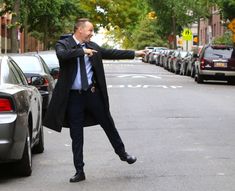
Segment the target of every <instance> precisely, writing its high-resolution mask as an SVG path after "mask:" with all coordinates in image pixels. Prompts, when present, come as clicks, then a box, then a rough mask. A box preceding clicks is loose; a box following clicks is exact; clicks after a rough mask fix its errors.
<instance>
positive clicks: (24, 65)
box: [12, 56, 44, 73]
mask: <svg viewBox="0 0 235 191" xmlns="http://www.w3.org/2000/svg"><path fill="white" fill-rule="evenodd" d="M12 58H13V60H15V62H16V63H17V64H18V66H19V67H20V68H21V70H22V71H23V72H24V73H40V72H43V71H44V70H43V67H42V65H41V63H40V62H39V60H38V58H36V57H34V56H13V57H12Z"/></svg>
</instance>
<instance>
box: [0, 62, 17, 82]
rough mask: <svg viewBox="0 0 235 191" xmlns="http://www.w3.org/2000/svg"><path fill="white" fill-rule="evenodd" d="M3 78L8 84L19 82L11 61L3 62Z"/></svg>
mask: <svg viewBox="0 0 235 191" xmlns="http://www.w3.org/2000/svg"><path fill="white" fill-rule="evenodd" d="M2 79H3V83H8V84H19V83H20V82H19V81H18V79H17V77H16V76H15V74H14V72H13V70H12V67H10V64H9V62H3V63H2Z"/></svg>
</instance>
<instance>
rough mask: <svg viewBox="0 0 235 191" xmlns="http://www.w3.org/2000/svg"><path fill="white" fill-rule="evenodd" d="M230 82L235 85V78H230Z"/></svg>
mask: <svg viewBox="0 0 235 191" xmlns="http://www.w3.org/2000/svg"><path fill="white" fill-rule="evenodd" d="M228 84H230V85H235V78H232V77H231V78H229V79H228Z"/></svg>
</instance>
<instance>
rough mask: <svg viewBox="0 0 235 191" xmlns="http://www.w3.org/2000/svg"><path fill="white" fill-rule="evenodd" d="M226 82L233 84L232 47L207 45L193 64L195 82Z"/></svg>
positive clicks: (233, 52) (234, 80)
mask: <svg viewBox="0 0 235 191" xmlns="http://www.w3.org/2000/svg"><path fill="white" fill-rule="evenodd" d="M204 80H227V81H228V83H231V84H234V83H235V49H234V47H232V46H224V45H207V46H205V47H203V49H202V50H201V53H200V55H199V58H198V59H197V61H196V62H195V81H197V82H198V83H203V82H204Z"/></svg>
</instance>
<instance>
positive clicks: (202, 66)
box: [200, 58, 205, 70]
mask: <svg viewBox="0 0 235 191" xmlns="http://www.w3.org/2000/svg"><path fill="white" fill-rule="evenodd" d="M200 68H201V69H202V70H203V69H205V60H204V58H202V59H201V60H200Z"/></svg>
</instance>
